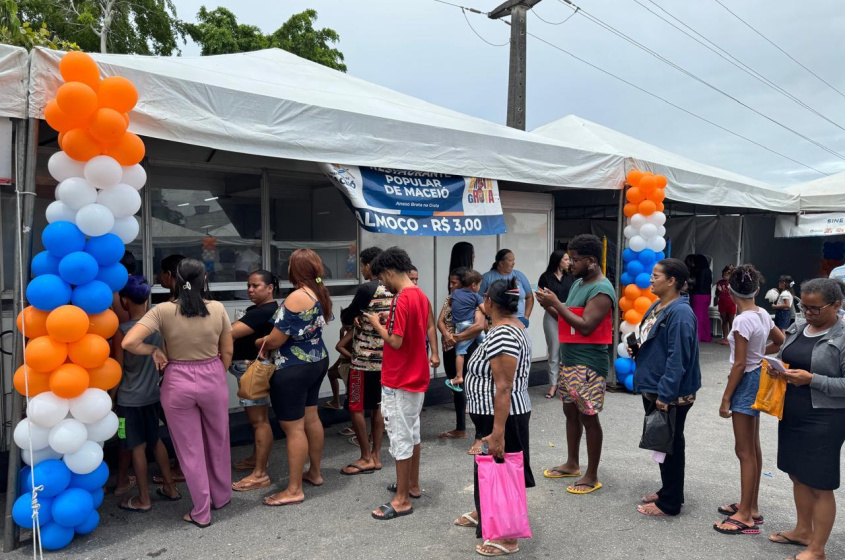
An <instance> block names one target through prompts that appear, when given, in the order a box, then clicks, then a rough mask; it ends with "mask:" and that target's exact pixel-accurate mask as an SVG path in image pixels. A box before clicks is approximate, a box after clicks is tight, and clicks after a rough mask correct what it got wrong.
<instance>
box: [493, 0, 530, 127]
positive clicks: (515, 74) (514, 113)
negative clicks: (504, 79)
mask: <svg viewBox="0 0 845 560" xmlns="http://www.w3.org/2000/svg"><path fill="white" fill-rule="evenodd" d="M540 2H541V0H508V1H507V2H505V3H504V4H502V5H500V6H498V7H497V8H495V9H494V10H493V11H492V12H490V14H489V17H490V19H501V18H503V17H505V16H511V21H510V26H511V60H510V73H509V75H508V121H507V124H508V126H509V127H511V128H518V129H519V130H525V74H526V67H527V60H526V52H525V51H526V46H527V41H526V37H527V33H528V29H527V27H528V26H527V21H526V20H527V14H528V10H530V9H531V8H533V7H534V6H536V5H537V4H539V3H540Z"/></svg>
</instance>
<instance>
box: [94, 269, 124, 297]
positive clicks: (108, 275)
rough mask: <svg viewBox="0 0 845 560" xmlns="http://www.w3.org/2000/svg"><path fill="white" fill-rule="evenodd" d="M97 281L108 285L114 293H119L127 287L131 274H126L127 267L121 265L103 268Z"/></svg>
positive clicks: (98, 274)
mask: <svg viewBox="0 0 845 560" xmlns="http://www.w3.org/2000/svg"><path fill="white" fill-rule="evenodd" d="M97 280H99V281H100V282H104V283H105V284H106V285H108V287H109V289H110V290H111V291H112V292H119V291H120V290H122V289H123V287H124V286H125V285H126V281H127V280H129V273H128V272H126V267H125V266H123V265H122V264H120V263H117V264H112V265H109V266H101V267H100V272H98V273H97Z"/></svg>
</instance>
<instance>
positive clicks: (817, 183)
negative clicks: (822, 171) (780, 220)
mask: <svg viewBox="0 0 845 560" xmlns="http://www.w3.org/2000/svg"><path fill="white" fill-rule="evenodd" d="M784 190H785V191H786V192H788V193H790V194H794V195H797V196H800V197H801V210H803V211H805V212H841V211H845V171H843V172H841V173H837V174H835V175H830V176H828V177H822V178H821V179H816V180H814V181H808V182H806V183H800V184H798V185H792V186H790V187H787V188H786V189H784Z"/></svg>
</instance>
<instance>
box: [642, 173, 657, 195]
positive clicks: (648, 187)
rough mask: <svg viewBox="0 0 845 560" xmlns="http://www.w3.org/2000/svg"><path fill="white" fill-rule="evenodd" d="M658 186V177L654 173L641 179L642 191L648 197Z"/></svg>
mask: <svg viewBox="0 0 845 560" xmlns="http://www.w3.org/2000/svg"><path fill="white" fill-rule="evenodd" d="M656 188H657V177H655V176H654V175H652V176H650V177H643V178H642V179H641V180H640V191H642V193H643V194H644V195H645V196H646V198H647V197H648V195H649V194H651V193H653V192H654V189H656Z"/></svg>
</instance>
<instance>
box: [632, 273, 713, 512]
mask: <svg viewBox="0 0 845 560" xmlns="http://www.w3.org/2000/svg"><path fill="white" fill-rule="evenodd" d="M687 278H689V269H687V267H686V265H685V264H684V263H682V262H681V261H679V260H678V259H664V260H661V261H659V262H658V263H657V264H656V265H654V270H652V273H651V291H652V292H653V293H654V294H655V295H656V296H657V297H658V298H659V299H658V300H657V301H656V302H654V303H653V304H652V306H651V307H650V308H649V310H648V311H646V313H645V316H644V317H643V320H642V322H641V323H640V326H639V329H638V331H637V333H636V337H637V344H638V351H637V353H636V356H634V359H635V360H636V362H637V369H636V370H635V371H634V390H635V391H636V392H640V393H642V395H643V407H644V408H645V413H646V415H648V414H651V413H652V412H654V410H655V409H657V410H660V411H662V412H670V410H671V409H674V410H675V433H674V439H673V441H672V453H669V454H667V455H666V457H665V459H664V460H663V462H662V463H660V482H661V487H660V490H658V491H657V492H655V493H653V494H648V495H646V496H643V498H642V502H643V503H642V504H641V505H639V506H637V511H638V512H639V513H641V514H643V515H647V516H651V517H663V516H666V515H678V514H679V513H681V506H682V505H683V504H684V474H685V473H684V470H685V467H686V439H684V427H685V426H686V419H687V414H689V411H690V409H691V408H692V405H693V403H694V402H695V394H696V392H697V391H698V390H699V389H700V388H701V367H700V365H699V362H698V333H697V332H696V331H697V329H698V321H697V320H696V318H695V313H693V312H692V308H691V307H690V304H689V295H687V294H685V293H682V292H681V290H682V288H683V287H684V284H686V281H687ZM629 352H630V349H629Z"/></svg>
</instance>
